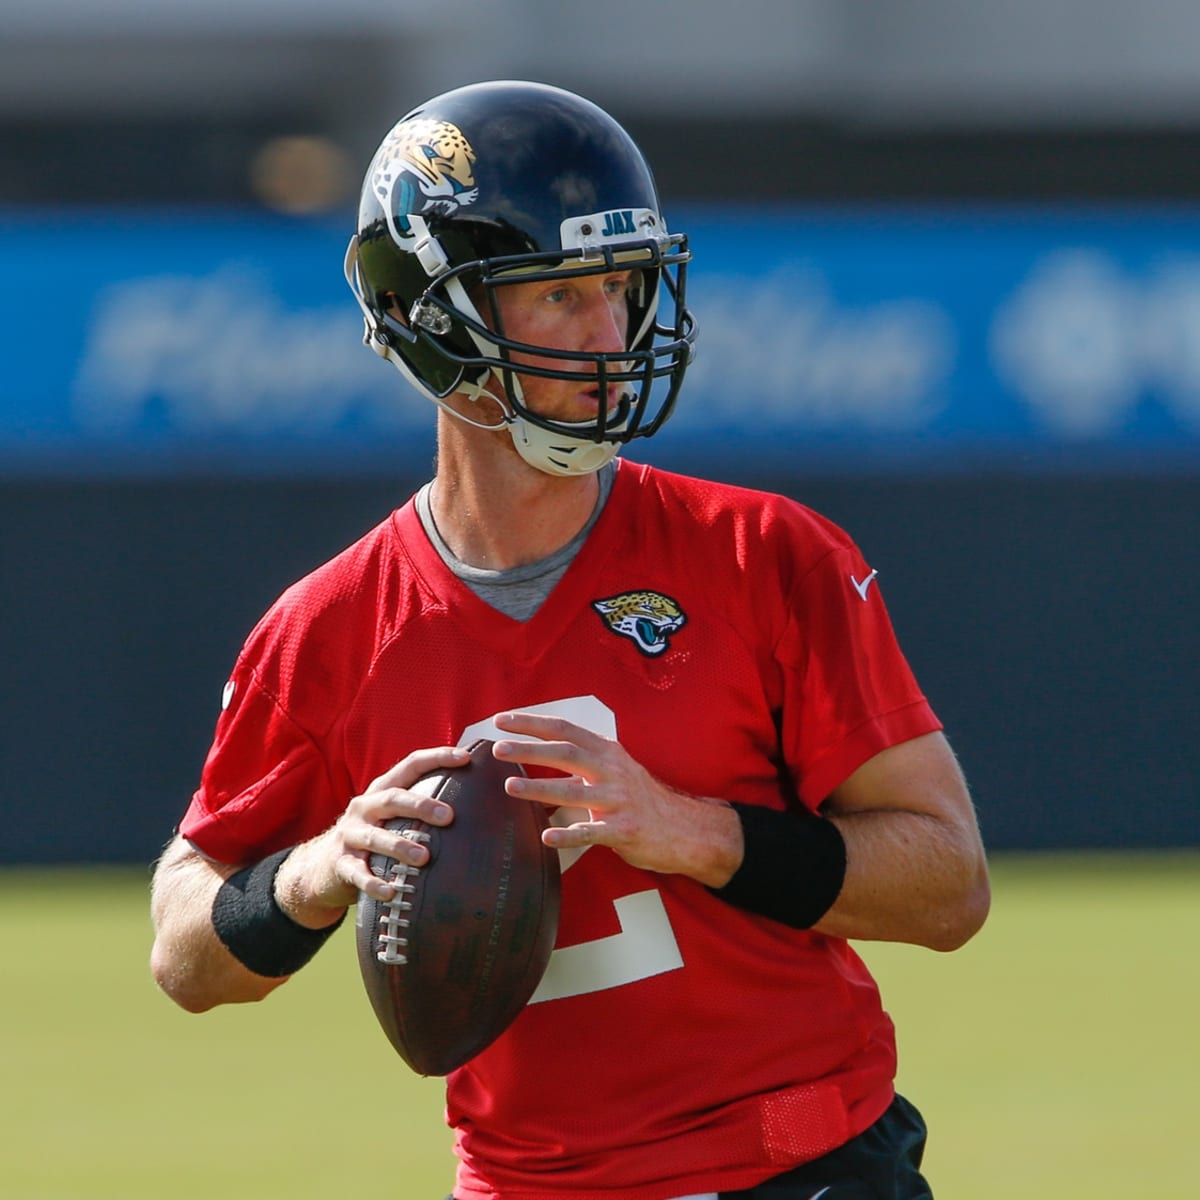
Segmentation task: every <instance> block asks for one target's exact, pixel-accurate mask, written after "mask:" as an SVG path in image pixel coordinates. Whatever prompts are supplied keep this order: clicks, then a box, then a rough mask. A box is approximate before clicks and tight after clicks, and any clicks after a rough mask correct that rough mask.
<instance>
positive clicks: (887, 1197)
mask: <svg viewBox="0 0 1200 1200" xmlns="http://www.w3.org/2000/svg"><path fill="white" fill-rule="evenodd" d="M924 1153H925V1122H924V1121H923V1120H922V1119H921V1114H920V1113H919V1112H917V1110H916V1109H915V1108H914V1107H913V1106H912V1105H911V1104H909V1102H908V1101H907V1100H905V1099H904V1097H903V1096H897V1097H896V1098H895V1100H893V1101H892V1104H891V1107H890V1108H888V1110H887V1112H885V1113H884V1114H883V1116H882V1117H880V1118H879V1120H878V1121H876V1122H875V1124H874V1125H872V1126H870V1127H869V1128H868V1129H865V1130H864V1131H863V1132H862V1133H860V1134H859V1135H858V1137H855V1138H851V1139H850V1140H849V1141H848V1142H847V1143H846V1144H845V1145H844V1146H839V1147H838V1148H837V1149H836V1150H832V1151H830V1153H828V1154H826V1155H823V1156H822V1157H821V1158H816V1159H813V1161H812V1162H808V1163H805V1164H804V1165H803V1166H800V1167H796V1168H794V1169H793V1170H791V1171H785V1172H784V1173H783V1174H782V1175H776V1176H775V1177H774V1178H773V1179H768V1180H766V1181H765V1182H763V1183H760V1184H758V1186H757V1187H752V1188H746V1189H745V1190H744V1191H739V1192H722V1193H721V1200H817V1198H818V1197H820V1200H933V1192H931V1191H930V1190H929V1184H928V1183H926V1182H925V1178H924V1176H922V1174H921V1170H920V1168H921V1158H922V1156H923V1155H924ZM822 1189H826V1190H822Z"/></svg>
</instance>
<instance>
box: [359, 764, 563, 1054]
mask: <svg viewBox="0 0 1200 1200" xmlns="http://www.w3.org/2000/svg"><path fill="white" fill-rule="evenodd" d="M469 749H470V751H471V760H470V762H469V763H468V764H467V765H465V766H462V767H454V768H450V769H447V770H443V771H435V772H432V773H431V774H429V775H426V776H425V777H424V778H423V779H421V780H420V781H419V782H418V783H417V784H416V785H414V787H413V789H412V790H414V791H420V792H423V793H424V794H427V795H435V796H437V797H439V798H440V799H442V800H445V801H446V802H447V803H448V804H449V805H450V806H451V807H452V808H453V809H454V813H455V816H454V821H453V822H452V823H451V824H450V825H448V826H445V827H438V826H434V825H428V824H426V823H425V822H424V821H414V820H411V819H408V818H398V819H396V820H393V821H389V822H388V828H389V829H401V830H407V831H408V834H407V836H409V837H412V838H416V839H418V840H420V841H422V842H424V843H425V844H426V845H428V847H429V855H430V857H429V862H428V863H427V864H426V865H425V866H423V867H420V868H416V867H408V866H405V865H403V864H401V863H398V862H396V860H395V859H393V858H389V857H387V856H386V855H382V854H373V855H371V859H370V866H371V870H372V872H374V874H376V875H378V876H379V877H381V878H387V879H392V880H396V881H397V882H398V883H399V888H400V890H399V891H398V892H397V894H396V898H395V899H394V900H391V901H387V902H384V901H382V900H376V899H373V898H372V897H370V896H367V895H366V894H363V893H360V895H359V898H358V914H357V918H356V925H357V929H356V937H357V942H358V964H359V968H360V970H361V973H362V979H363V984H364V986H365V988H366V991H367V996H368V997H369V998H370V1001H371V1006H372V1007H373V1008H374V1010H375V1016H376V1018H377V1019H378V1021H379V1024H380V1025H381V1026H382V1027H383V1031H384V1033H386V1034H387V1036H388V1039H389V1040H390V1041H391V1043H392V1045H393V1046H394V1047H395V1048H396V1051H397V1052H398V1053H399V1054H400V1056H401V1057H402V1058H403V1059H404V1060H405V1062H407V1063H408V1064H409V1066H410V1067H412V1069H413V1070H414V1071H417V1072H419V1073H420V1074H422V1075H446V1074H448V1073H449V1072H451V1071H454V1070H456V1069H457V1068H458V1067H460V1066H462V1065H463V1063H465V1062H467V1061H468V1060H470V1059H472V1058H474V1057H475V1055H476V1054H478V1053H479V1052H480V1051H481V1050H483V1049H485V1048H486V1047H487V1046H489V1045H491V1043H492V1042H494V1041H495V1040H496V1038H498V1037H499V1036H500V1034H502V1033H503V1032H504V1030H505V1029H507V1028H508V1027H509V1025H511V1024H512V1022H513V1021H515V1020H516V1018H517V1015H518V1014H519V1013H520V1011H521V1009H522V1008H524V1007H525V1004H526V1003H527V1002H528V1000H529V998H530V997H531V996H532V995H533V993H534V991H535V990H536V989H537V986H538V983H539V982H540V981H541V978H542V975H543V973H544V972H545V970H546V964H547V963H548V962H549V960H550V952H551V950H553V948H554V938H555V935H556V933H557V931H558V910H559V898H560V886H561V885H560V878H559V865H558V855H557V853H556V852H555V851H553V850H549V849H547V848H546V847H545V846H543V845H542V840H541V835H542V830H543V829H545V828H546V825H547V812H546V809H544V808H543V807H542V806H541V805H540V804H535V803H531V802H530V801H528V800H519V799H516V798H514V797H512V796H509V795H508V793H507V792H505V790H504V781H505V780H506V779H507V778H508V777H509V776H510V775H520V774H524V772H523V771H522V769H521V768H520V766H518V765H516V764H510V763H502V762H500V761H499V760H497V759H495V758H493V757H492V743H491V742H490V741H482V740H481V741H478V742H475V743H473V744H472V745H471V746H470V747H469Z"/></svg>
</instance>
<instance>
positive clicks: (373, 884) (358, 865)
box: [337, 854, 396, 900]
mask: <svg viewBox="0 0 1200 1200" xmlns="http://www.w3.org/2000/svg"><path fill="white" fill-rule="evenodd" d="M337 875H338V878H339V879H340V880H341V881H342V882H343V883H345V884H347V885H348V886H350V887H352V888H354V890H355V891H356V892H365V893H366V894H367V895H368V896H373V897H374V898H375V899H376V900H390V899H391V898H392V897H393V896H394V895H395V893H396V889H395V887H394V886H393V885H392V884H390V883H388V882H387V881H386V880H384V879H381V878H380V877H379V876H377V875H376V874H374V872H372V870H371V868H370V867H369V866H368V865H367V860H366V857H365V856H364V857H360V856H359V855H357V854H343V855H342V856H341V858H339V859H338V863H337Z"/></svg>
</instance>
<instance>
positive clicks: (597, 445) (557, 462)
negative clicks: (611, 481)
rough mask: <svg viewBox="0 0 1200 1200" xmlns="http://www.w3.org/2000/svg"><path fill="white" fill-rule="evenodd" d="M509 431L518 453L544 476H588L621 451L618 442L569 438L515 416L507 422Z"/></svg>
mask: <svg viewBox="0 0 1200 1200" xmlns="http://www.w3.org/2000/svg"><path fill="white" fill-rule="evenodd" d="M568 428H569V426H568ZM508 432H509V433H510V434H511V435H512V440H513V445H514V446H516V448H517V453H518V454H519V455H520V456H521V457H522V458H523V459H524V460H525V461H526V462H527V463H528V464H529V465H530V466H531V467H537V469H538V470H539V471H544V472H545V473H546V474H547V475H590V474H591V473H592V472H593V471H598V470H600V468H601V467H602V466H604V465H605V463H610V462H612V460H613V459H614V458H616V457H617V454H618V452H619V451H620V449H621V447H620V444H619V443H617V442H592V441H588V440H587V439H586V438H575V437H568V436H566V435H565V434H562V433H557V432H553V431H551V430H549V429H543V428H542V427H541V426H540V425H534V424H533V422H532V421H526V420H525V418H524V417H519V416H516V415H514V416H513V417H512V418H511V420H510V421H509V423H508Z"/></svg>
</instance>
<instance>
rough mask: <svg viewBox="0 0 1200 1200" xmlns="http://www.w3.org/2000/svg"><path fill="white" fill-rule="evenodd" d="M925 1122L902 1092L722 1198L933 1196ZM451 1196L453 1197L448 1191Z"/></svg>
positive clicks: (915, 1199) (917, 1199)
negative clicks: (867, 1118)
mask: <svg viewBox="0 0 1200 1200" xmlns="http://www.w3.org/2000/svg"><path fill="white" fill-rule="evenodd" d="M924 1153H925V1122H924V1121H923V1120H922V1118H921V1114H920V1113H919V1112H917V1110H916V1109H915V1108H914V1107H913V1106H912V1105H911V1104H909V1102H908V1101H907V1100H905V1099H904V1097H903V1096H897V1097H896V1098H895V1100H893V1101H892V1104H891V1107H890V1108H888V1110H887V1112H885V1113H884V1114H883V1116H882V1117H880V1118H879V1120H878V1121H876V1122H875V1124H874V1125H872V1126H870V1128H868V1129H865V1130H864V1131H863V1132H862V1133H860V1134H859V1135H858V1137H855V1138H851V1139H850V1140H849V1141H848V1142H847V1143H846V1144H845V1145H844V1146H839V1147H838V1148H837V1149H836V1150H832V1151H830V1153H828V1154H826V1155H823V1156H822V1157H821V1158H815V1159H813V1161H812V1162H807V1163H805V1164H804V1165H803V1166H799V1167H795V1168H793V1169H792V1170H790V1171H785V1172H784V1173H783V1174H782V1175H776V1176H775V1177H774V1178H772V1179H768V1180H766V1181H765V1182H763V1183H760V1184H758V1185H757V1186H755V1187H752V1188H744V1189H742V1190H741V1191H737V1192H722V1193H721V1194H720V1196H721V1200H933V1193H932V1192H931V1191H930V1190H929V1184H928V1183H926V1182H925V1178H924V1176H923V1175H922V1174H921V1158H922V1156H923V1155H924ZM446 1200H454V1197H453V1196H447V1197H446Z"/></svg>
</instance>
